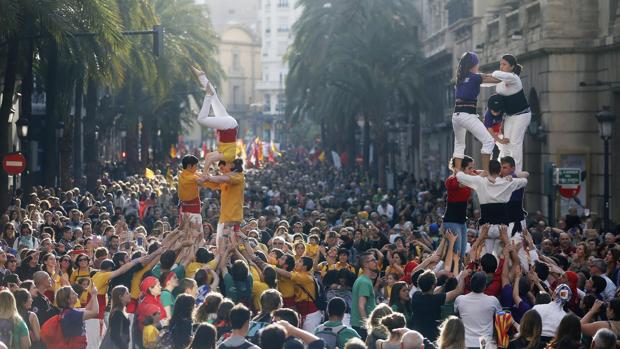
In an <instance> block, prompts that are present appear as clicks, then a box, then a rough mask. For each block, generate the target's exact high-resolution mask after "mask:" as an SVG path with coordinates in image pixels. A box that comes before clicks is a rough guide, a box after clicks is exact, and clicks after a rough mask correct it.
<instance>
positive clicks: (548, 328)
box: [532, 284, 573, 343]
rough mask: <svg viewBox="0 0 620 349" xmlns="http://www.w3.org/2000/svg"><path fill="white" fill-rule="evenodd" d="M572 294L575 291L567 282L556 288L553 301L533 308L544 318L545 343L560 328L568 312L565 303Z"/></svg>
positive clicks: (542, 335) (543, 337)
mask: <svg viewBox="0 0 620 349" xmlns="http://www.w3.org/2000/svg"><path fill="white" fill-rule="evenodd" d="M572 296H573V292H572V291H571V289H570V287H568V285H566V284H561V285H558V287H556V288H555V292H554V294H553V301H552V302H551V303H547V304H537V305H535V306H534V307H533V308H532V309H534V310H535V311H536V312H537V313H538V314H539V315H540V318H541V319H542V333H541V337H542V338H541V340H542V342H543V343H547V342H549V341H550V340H551V339H552V338H553V336H555V331H556V330H557V329H558V325H559V324H560V321H562V319H563V318H564V316H565V315H566V314H567V313H566V312H565V311H564V304H566V302H568V301H569V300H570V299H571V297H572Z"/></svg>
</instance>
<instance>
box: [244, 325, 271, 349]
mask: <svg viewBox="0 0 620 349" xmlns="http://www.w3.org/2000/svg"><path fill="white" fill-rule="evenodd" d="M268 325H270V323H269V322H261V321H250V328H249V329H248V334H247V335H246V336H245V338H246V339H247V340H249V341H250V342H252V343H254V344H256V345H258V341H259V338H260V330H262V329H263V328H265V327H267V326H268Z"/></svg>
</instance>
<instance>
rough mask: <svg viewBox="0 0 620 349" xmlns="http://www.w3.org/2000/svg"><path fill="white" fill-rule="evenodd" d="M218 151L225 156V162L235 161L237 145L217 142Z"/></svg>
mask: <svg viewBox="0 0 620 349" xmlns="http://www.w3.org/2000/svg"><path fill="white" fill-rule="evenodd" d="M217 151H219V152H220V153H222V155H224V161H227V162H228V161H233V160H235V157H236V156H237V143H234V142H230V143H224V142H217Z"/></svg>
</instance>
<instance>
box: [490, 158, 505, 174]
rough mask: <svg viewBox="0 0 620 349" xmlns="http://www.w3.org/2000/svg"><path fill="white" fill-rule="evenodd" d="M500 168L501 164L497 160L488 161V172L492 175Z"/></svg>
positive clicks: (497, 172)
mask: <svg viewBox="0 0 620 349" xmlns="http://www.w3.org/2000/svg"><path fill="white" fill-rule="evenodd" d="M501 169H502V165H501V164H500V163H499V161H497V160H491V161H489V173H490V174H492V175H497V174H499V172H500V171H501Z"/></svg>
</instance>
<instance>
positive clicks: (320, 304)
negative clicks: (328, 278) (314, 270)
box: [297, 277, 327, 311]
mask: <svg viewBox="0 0 620 349" xmlns="http://www.w3.org/2000/svg"><path fill="white" fill-rule="evenodd" d="M312 279H313V280H314V289H315V292H314V294H310V291H308V290H306V288H305V287H303V286H302V285H297V287H299V288H300V289H301V290H302V291H303V292H304V293H305V294H307V295H308V296H309V297H310V299H311V300H312V301H313V302H314V305H316V307H317V308H318V309H319V310H321V311H325V309H327V297H326V296H325V290H324V289H323V287H321V285H320V284H319V282H318V281H317V279H316V277H313V278H312Z"/></svg>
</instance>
